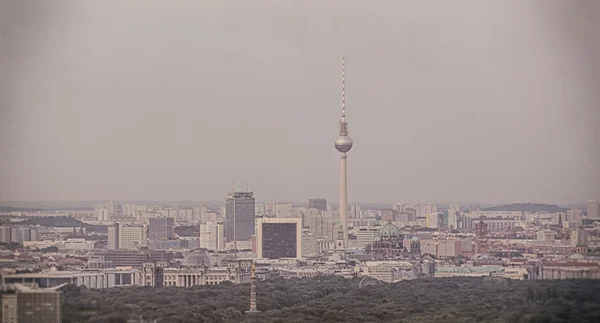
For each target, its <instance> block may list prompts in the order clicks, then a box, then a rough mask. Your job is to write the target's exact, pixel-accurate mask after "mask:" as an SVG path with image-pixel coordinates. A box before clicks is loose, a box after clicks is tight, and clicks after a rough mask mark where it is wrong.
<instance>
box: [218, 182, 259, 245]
mask: <svg viewBox="0 0 600 323" xmlns="http://www.w3.org/2000/svg"><path fill="white" fill-rule="evenodd" d="M254 204H255V201H254V194H253V193H252V192H231V193H229V196H227V200H226V205H225V241H227V242H229V241H248V240H249V239H250V237H251V236H252V235H254V211H255V205H254Z"/></svg>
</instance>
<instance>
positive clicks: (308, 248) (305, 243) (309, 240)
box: [302, 229, 317, 257]
mask: <svg viewBox="0 0 600 323" xmlns="http://www.w3.org/2000/svg"><path fill="white" fill-rule="evenodd" d="M316 254H317V235H315V234H314V233H311V232H310V230H307V229H303V230H302V257H307V256H314V255H316Z"/></svg>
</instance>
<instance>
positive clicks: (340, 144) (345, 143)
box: [335, 136, 352, 153]
mask: <svg viewBox="0 0 600 323" xmlns="http://www.w3.org/2000/svg"><path fill="white" fill-rule="evenodd" d="M335 149H337V150H338V151H339V152H341V153H347V152H348V151H350V149H352V138H350V137H348V136H339V137H337V139H336V140H335Z"/></svg>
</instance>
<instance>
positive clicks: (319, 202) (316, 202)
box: [308, 198, 327, 211]
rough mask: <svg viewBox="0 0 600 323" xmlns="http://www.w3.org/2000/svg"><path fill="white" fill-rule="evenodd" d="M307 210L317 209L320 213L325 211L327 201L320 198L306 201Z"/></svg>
mask: <svg viewBox="0 0 600 323" xmlns="http://www.w3.org/2000/svg"><path fill="white" fill-rule="evenodd" d="M308 208H309V209H317V210H321V211H327V200H325V199H322V198H316V199H309V200H308Z"/></svg>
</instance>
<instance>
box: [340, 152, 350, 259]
mask: <svg viewBox="0 0 600 323" xmlns="http://www.w3.org/2000/svg"><path fill="white" fill-rule="evenodd" d="M346 160H347V155H346V153H342V156H341V158H340V219H341V221H342V239H343V240H344V248H348V183H347V171H346Z"/></svg>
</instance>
